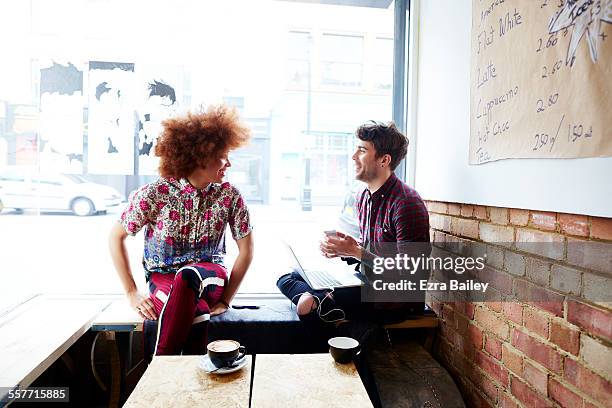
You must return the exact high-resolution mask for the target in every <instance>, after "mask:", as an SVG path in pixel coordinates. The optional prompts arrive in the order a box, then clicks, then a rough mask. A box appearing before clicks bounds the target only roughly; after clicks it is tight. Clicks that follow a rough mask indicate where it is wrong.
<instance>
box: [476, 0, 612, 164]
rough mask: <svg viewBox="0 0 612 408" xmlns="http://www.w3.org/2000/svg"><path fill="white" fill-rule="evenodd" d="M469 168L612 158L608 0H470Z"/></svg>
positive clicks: (611, 14)
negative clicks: (520, 161)
mask: <svg viewBox="0 0 612 408" xmlns="http://www.w3.org/2000/svg"><path fill="white" fill-rule="evenodd" d="M472 4H473V7H472V13H473V14H472V64H471V86H470V89H471V117H470V128H471V129H470V157H469V162H470V164H481V163H486V162H489V161H494V160H500V159H508V158H578V157H604V156H612V115H611V114H610V107H611V106H612V26H611V23H612V0H537V1H536V0H533V1H519V0H473V3H472Z"/></svg>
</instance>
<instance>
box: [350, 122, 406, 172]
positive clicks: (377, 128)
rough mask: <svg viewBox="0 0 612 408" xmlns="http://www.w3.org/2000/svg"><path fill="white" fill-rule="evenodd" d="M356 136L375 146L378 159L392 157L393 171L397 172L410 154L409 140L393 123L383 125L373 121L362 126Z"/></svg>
mask: <svg viewBox="0 0 612 408" xmlns="http://www.w3.org/2000/svg"><path fill="white" fill-rule="evenodd" d="M356 135H357V137H358V138H359V139H360V140H363V141H364V142H371V143H372V144H373V145H374V148H375V149H376V157H377V158H378V157H381V156H383V155H385V154H388V155H389V156H391V164H390V166H391V170H395V169H396V168H397V166H398V164H399V163H400V162H401V161H402V159H403V158H404V157H406V153H408V138H407V137H406V136H404V134H402V132H400V131H399V129H398V128H397V126H395V123H393V122H389V123H382V122H376V121H373V120H371V121H369V122H368V123H365V124H363V125H361V126H360V127H359V129H357V132H356Z"/></svg>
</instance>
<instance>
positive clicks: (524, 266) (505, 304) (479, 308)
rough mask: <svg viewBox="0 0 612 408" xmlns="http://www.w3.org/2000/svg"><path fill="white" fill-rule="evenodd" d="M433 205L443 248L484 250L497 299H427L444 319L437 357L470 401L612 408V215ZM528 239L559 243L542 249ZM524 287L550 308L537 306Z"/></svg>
mask: <svg viewBox="0 0 612 408" xmlns="http://www.w3.org/2000/svg"><path fill="white" fill-rule="evenodd" d="M427 207H428V209H429V211H430V223H431V236H432V241H433V242H434V245H435V246H438V247H444V246H445V245H446V243H447V242H456V241H458V242H461V243H462V244H463V245H462V246H461V247H462V248H463V250H462V253H463V255H466V253H467V254H469V253H476V251H477V249H478V251H482V248H483V247H484V248H485V249H486V253H487V270H488V272H487V273H489V275H490V276H491V277H492V278H491V279H489V281H490V282H492V283H491V286H492V287H493V288H494V291H495V293H497V295H498V300H499V301H491V302H467V301H461V299H456V300H458V301H453V302H449V301H448V299H446V300H445V301H441V300H440V299H437V298H435V297H432V296H430V297H429V299H428V303H429V304H430V306H431V307H432V308H433V309H434V310H435V311H436V312H437V313H438V316H439V317H440V318H441V322H440V323H441V324H440V328H439V333H438V341H437V343H436V347H435V351H434V353H435V356H436V358H438V359H439V360H440V362H441V363H442V364H443V365H444V366H445V367H446V368H447V369H448V370H449V372H450V373H451V375H452V376H453V378H454V379H455V381H456V382H457V384H458V386H459V388H460V389H461V392H462V393H463V395H464V398H465V400H466V402H467V404H468V405H469V406H474V407H481V406H485V407H489V406H491V407H516V406H525V407H534V406H563V407H584V408H586V407H604V406H608V407H609V406H612V383H611V382H610V380H612V303H611V302H606V300H608V301H609V300H610V299H612V283H611V282H612V279H610V278H612V219H611V218H596V217H588V216H583V215H572V214H561V213H554V212H541V211H528V210H518V209H508V208H497V207H484V206H478V205H467V204H457V203H443V202H427ZM583 241H589V242H588V244H587V245H586V246H581V245H576V244H583V243H584V242H583ZM522 242H553V243H555V246H554V247H553V246H549V247H546V248H543V249H541V250H537V249H535V250H534V248H533V247H525V246H523V245H522V244H521V243H522ZM551 248H556V249H554V250H551ZM559 248H560V249H559ZM525 291H528V293H530V294H533V293H537V295H538V298H539V299H546V302H530V301H529V299H528V297H526V296H524V293H527V292H525ZM529 291H531V292H529ZM517 299H521V301H519V300H517Z"/></svg>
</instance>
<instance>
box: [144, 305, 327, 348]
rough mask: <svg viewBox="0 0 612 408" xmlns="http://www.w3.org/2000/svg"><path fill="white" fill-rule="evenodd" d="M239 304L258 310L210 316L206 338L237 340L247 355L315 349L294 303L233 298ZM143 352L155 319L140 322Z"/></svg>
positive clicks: (154, 330) (151, 336)
mask: <svg viewBox="0 0 612 408" xmlns="http://www.w3.org/2000/svg"><path fill="white" fill-rule="evenodd" d="M234 303H235V304H239V305H249V306H250V305H257V306H259V309H233V308H230V309H229V310H228V311H227V312H225V313H223V314H222V315H218V316H214V317H212V318H211V319H210V325H209V328H208V341H209V342H210V341H213V340H219V339H232V340H237V341H239V342H240V344H242V345H243V346H245V347H246V349H247V352H248V353H249V354H256V353H260V354H295V353H313V352H322V351H325V350H321V349H320V348H319V349H317V348H315V347H314V345H313V344H312V342H309V341H308V340H309V338H310V336H308V333H307V331H306V329H305V328H304V326H303V325H302V323H301V322H300V320H299V319H298V317H297V313H296V311H295V306H294V305H293V304H292V303H291V302H289V300H287V299H261V300H236V301H234ZM143 330H144V337H145V353H147V355H149V356H150V355H152V354H153V348H154V347H155V341H156V338H157V321H151V320H145V321H144V329H143Z"/></svg>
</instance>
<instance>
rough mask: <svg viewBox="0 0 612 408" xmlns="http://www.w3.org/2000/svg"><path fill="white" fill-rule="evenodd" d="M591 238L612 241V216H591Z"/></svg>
mask: <svg viewBox="0 0 612 408" xmlns="http://www.w3.org/2000/svg"><path fill="white" fill-rule="evenodd" d="M591 238H597V239H606V240H610V241H612V218H600V217H591Z"/></svg>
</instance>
